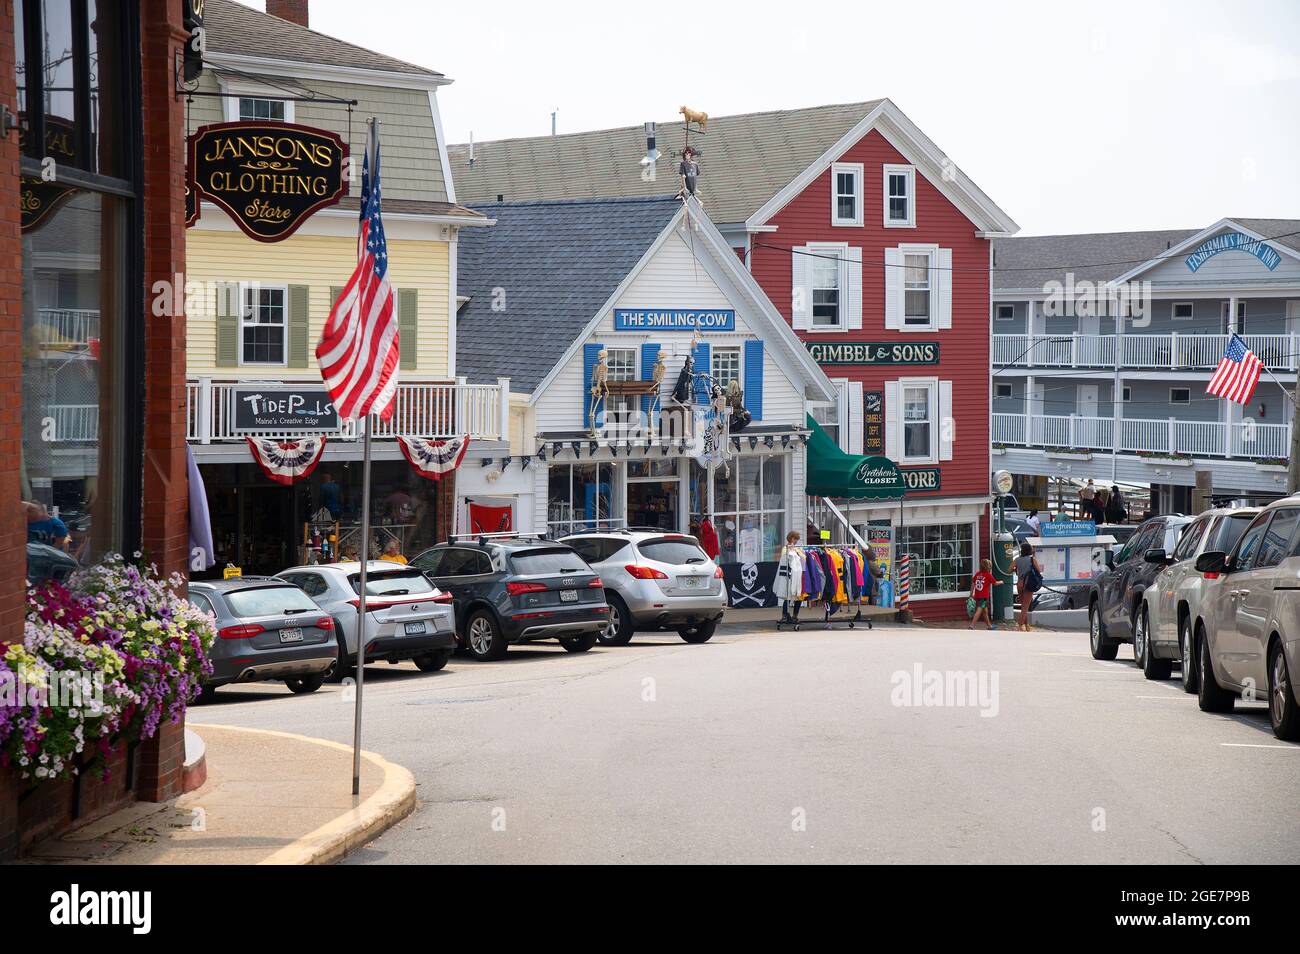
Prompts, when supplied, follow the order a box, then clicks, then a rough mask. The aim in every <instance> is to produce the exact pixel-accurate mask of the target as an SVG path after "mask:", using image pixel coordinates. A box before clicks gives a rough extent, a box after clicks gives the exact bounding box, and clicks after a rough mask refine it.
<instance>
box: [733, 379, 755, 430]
mask: <svg viewBox="0 0 1300 954" xmlns="http://www.w3.org/2000/svg"><path fill="white" fill-rule="evenodd" d="M727 405H728V406H729V407H730V408H731V417H730V420H729V421H728V430H729V431H743V430H744V429H745V428H746V427H748V426H749V424H750V422H751V421H753V419H754V415H752V414H750V413H749V411H748V410H746V409H745V392H744V391H742V390H741V389H740V382H739V381H732V382H731V384H729V385H728V386H727Z"/></svg>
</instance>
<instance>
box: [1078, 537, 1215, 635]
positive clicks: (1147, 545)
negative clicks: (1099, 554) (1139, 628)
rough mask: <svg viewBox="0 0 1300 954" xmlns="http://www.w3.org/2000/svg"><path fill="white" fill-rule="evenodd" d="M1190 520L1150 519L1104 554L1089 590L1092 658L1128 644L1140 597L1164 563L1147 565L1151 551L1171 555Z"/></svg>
mask: <svg viewBox="0 0 1300 954" xmlns="http://www.w3.org/2000/svg"><path fill="white" fill-rule="evenodd" d="M1191 522H1192V519H1191V518H1190V517H1184V516H1180V515H1166V516H1160V517H1152V518H1151V519H1150V520H1146V521H1144V522H1143V523H1142V524H1140V525H1139V526H1138V528H1137V531H1136V532H1135V533H1134V534H1133V536H1131V537H1129V539H1128V542H1127V543H1125V544H1124V546H1122V547H1120V549H1119V551H1118V552H1115V551H1111V550H1107V551H1106V565H1107V568H1106V569H1105V570H1103V571H1102V572H1101V573H1100V574H1098V575H1097V576H1096V577H1094V578H1093V580H1092V585H1091V587H1090V589H1089V591H1088V642H1089V645H1090V647H1091V649H1092V657H1093V658H1094V659H1114V658H1115V656H1116V655H1117V654H1118V653H1119V644H1120V643H1131V642H1132V641H1133V631H1134V629H1135V624H1136V621H1137V617H1138V609H1139V607H1141V605H1142V594H1143V593H1144V592H1145V591H1146V588H1147V587H1148V586H1150V585H1151V582H1152V581H1153V580H1154V579H1155V578H1156V574H1157V573H1159V572H1160V571H1161V570H1163V569H1164V564H1163V563H1161V564H1156V563H1148V562H1147V561H1146V552H1147V550H1151V549H1154V548H1160V549H1163V550H1164V551H1165V552H1166V553H1172V552H1173V549H1174V547H1175V546H1177V544H1178V538H1179V536H1180V534H1181V533H1182V531H1183V528H1184V527H1186V526H1187V525H1188V524H1189V523H1191Z"/></svg>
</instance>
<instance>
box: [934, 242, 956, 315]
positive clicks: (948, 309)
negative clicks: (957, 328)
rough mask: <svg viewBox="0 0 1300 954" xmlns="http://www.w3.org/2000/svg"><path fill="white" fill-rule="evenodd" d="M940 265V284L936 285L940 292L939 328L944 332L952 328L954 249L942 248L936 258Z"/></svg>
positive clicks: (938, 297)
mask: <svg viewBox="0 0 1300 954" xmlns="http://www.w3.org/2000/svg"><path fill="white" fill-rule="evenodd" d="M935 258H936V259H937V262H936V264H937V265H938V269H937V271H938V273H939V274H938V276H937V277H938V279H939V281H938V283H937V284H936V285H934V287H935V288H937V289H938V290H939V294H938V296H937V299H938V302H937V304H938V309H939V310H938V328H939V330H940V331H942V330H943V329H945V328H951V327H952V249H950V248H941V249H939V254H938V255H936V256H935Z"/></svg>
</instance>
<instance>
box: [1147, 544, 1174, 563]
mask: <svg viewBox="0 0 1300 954" xmlns="http://www.w3.org/2000/svg"><path fill="white" fill-rule="evenodd" d="M1142 559H1144V560H1146V561H1147V562H1148V563H1159V564H1161V565H1162V566H1168V565H1169V564H1170V563H1171V562H1173V561H1171V560H1170V559H1169V555H1168V554H1167V553H1165V551H1164V548H1163V547H1152V548H1151V549H1150V550H1148V551H1147V552H1146V553H1144V554H1143V555H1142Z"/></svg>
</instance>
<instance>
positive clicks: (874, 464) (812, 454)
mask: <svg viewBox="0 0 1300 954" xmlns="http://www.w3.org/2000/svg"><path fill="white" fill-rule="evenodd" d="M808 427H809V428H810V429H811V430H812V434H811V435H810V436H809V438H808V479H807V481H806V483H805V485H804V488H805V491H806V492H807V494H808V495H809V496H811V497H853V498H857V499H863V498H865V499H867V500H897V499H898V498H899V497H902V496H903V495H904V494H906V493H907V484H906V483H904V481H903V472H902V471H900V470H899V469H898V465H897V464H895V463H894V462H893V461H892V460H890V459H889V458H888V457H854V456H853V455H852V454H846V453H844V451H842V450H840V449H839V446H838V445H837V444H836V443H835V442H834V441H833V440H831V438H830V435H829V434H827V433H826V432H825V431H823V430H822V429H821V425H819V424H818V423H817V422H816V421H814V420H813V418H812V415H811V414H810V415H808Z"/></svg>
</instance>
